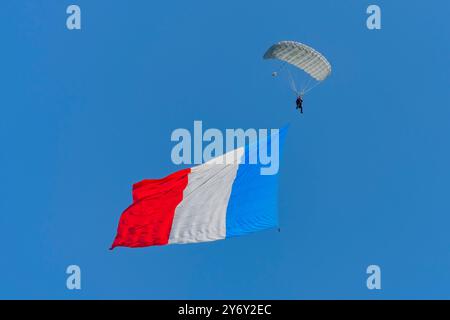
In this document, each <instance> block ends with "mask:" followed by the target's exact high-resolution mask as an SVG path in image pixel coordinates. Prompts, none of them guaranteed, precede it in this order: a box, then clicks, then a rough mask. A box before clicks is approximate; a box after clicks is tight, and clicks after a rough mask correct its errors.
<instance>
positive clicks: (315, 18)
mask: <svg viewBox="0 0 450 320" xmlns="http://www.w3.org/2000/svg"><path fill="white" fill-rule="evenodd" d="M71 3H76V4H78V5H79V6H80V7H81V10H82V19H83V20H82V30H81V31H68V30H67V29H66V28H65V19H66V13H65V10H66V7H67V6H68V5H69V4H71ZM372 3H376V4H378V5H380V6H381V9H382V30H380V31H369V30H368V29H367V28H366V26H365V20H366V13H365V11H366V8H367V6H368V5H369V4H372ZM1 9H2V10H0V12H1V13H0V30H1V31H0V32H1V35H2V43H3V45H2V48H1V50H0V57H1V59H0V60H1V62H2V67H1V76H0V81H1V87H2V90H1V94H0V106H1V107H0V112H1V113H0V115H1V116H0V137H1V148H0V167H1V170H0V178H1V184H0V193H1V195H2V196H1V197H0V213H1V214H0V226H1V230H2V232H1V233H0V242H1V243H2V249H1V258H0V298H62V299H77V298H88V299H92V298H113V299H117V298H126V299H128V298H137V299H143V298H150V299H153V298H158V299H166V298H180V299H184V298H194V299H195V298H238V299H239V298H274V299H281V298H288V299H311V298H319V299H321V298H325V299H340V298H360V299H379V298H388V299H392V298H450V250H449V247H450V235H449V232H448V229H449V225H450V216H449V213H450V201H449V196H448V193H449V190H450V183H449V181H450V169H449V163H450V151H449V142H448V137H449V136H450V108H449V105H450V90H449V87H448V86H449V70H450V60H449V59H448V57H449V56H450V42H449V41H448V39H449V35H450V34H449V33H450V27H449V25H448V21H447V18H448V17H447V15H448V12H449V10H450V4H449V3H447V2H444V1H434V2H433V4H431V3H430V2H425V1H395V2H394V1H371V2H368V1H356V0H353V1H345V3H344V2H342V1H341V2H338V1H331V0H320V1H299V0H296V1H276V2H275V1H272V2H270V3H269V2H262V1H247V2H243V1H235V0H228V1H206V0H203V1H189V2H187V1H165V2H164V3H161V2H160V3H159V4H155V3H154V2H153V1H152V2H151V1H144V0H140V1H132V3H130V2H129V1H122V0H121V1H119V0H108V1H104V0H102V1H100V0H98V1H86V0H77V1H71V2H69V1H60V0H58V1H56V0H53V1H50V0H49V1H37V0H33V1H31V0H29V1H24V0H21V1H3V2H2V5H1ZM280 40H297V41H300V42H304V43H306V44H309V45H311V46H313V47H315V48H317V49H318V50H319V51H321V52H322V53H323V54H325V55H326V56H327V57H328V59H329V60H330V62H331V63H332V65H333V74H332V75H331V77H330V78H329V79H327V81H326V82H325V83H324V84H323V85H322V86H320V87H319V88H317V89H316V90H314V91H312V92H311V94H309V95H308V96H306V98H305V102H304V109H305V114H304V116H303V117H300V116H299V114H298V112H296V110H295V108H294V98H293V96H292V95H291V93H289V91H288V89H287V87H286V85H285V84H282V83H281V82H279V81H274V79H272V77H271V76H270V74H271V72H272V71H273V64H271V63H269V62H267V61H263V60H262V54H263V53H264V51H265V50H266V48H267V47H269V46H270V45H271V44H272V43H274V42H277V41H280ZM194 120H202V121H203V124H204V126H205V127H214V128H220V129H225V128H239V127H242V128H277V127H281V126H283V125H285V124H286V123H290V124H291V126H290V131H289V134H288V136H287V139H286V144H285V148H284V158H283V161H282V164H281V169H280V204H279V205H280V222H281V232H277V231H274V230H272V231H267V232H261V233H257V234H254V235H250V236H247V237H240V238H235V239H230V240H225V241H217V242H214V243H205V244H195V245H174V246H166V247H150V248H144V249H120V248H119V249H117V250H114V251H109V250H108V247H109V245H110V244H111V242H112V240H113V237H114V235H115V230H116V227H117V222H118V219H119V216H120V214H121V212H122V210H123V209H124V208H126V207H127V206H128V205H129V204H130V202H131V192H130V189H131V184H132V183H134V182H137V181H139V180H141V179H144V178H157V177H162V176H164V175H166V174H168V173H170V172H173V171H175V170H177V169H179V167H177V166H176V165H174V164H172V162H171V160H170V151H171V148H172V147H173V145H174V144H173V143H172V142H171V141H170V134H171V132H172V130H174V129H176V128H188V129H191V128H192V126H193V121H194ZM70 264H77V265H79V266H80V267H81V270H82V290H81V291H69V290H67V289H66V287H65V281H66V276H67V275H66V274H65V269H66V267H67V266H68V265H70ZM370 264H377V265H380V267H381V270H382V290H381V291H369V290H368V289H367V288H366V286H365V283H366V282H365V281H366V277H367V275H366V274H365V270H366V268H367V266H368V265H370Z"/></svg>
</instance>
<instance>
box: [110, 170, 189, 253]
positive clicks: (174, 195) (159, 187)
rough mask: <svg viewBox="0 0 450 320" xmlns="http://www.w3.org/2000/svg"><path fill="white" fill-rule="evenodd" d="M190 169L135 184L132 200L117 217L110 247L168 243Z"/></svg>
mask: <svg viewBox="0 0 450 320" xmlns="http://www.w3.org/2000/svg"><path fill="white" fill-rule="evenodd" d="M190 172H191V169H184V170H180V171H177V172H174V173H172V174H170V175H168V176H167V177H165V178H162V179H148V180H142V181H141V182H138V183H135V184H134V185H133V203H132V204H131V205H130V206H129V207H128V208H127V209H126V210H125V211H124V212H123V213H122V216H121V217H120V221H119V226H118V227H117V235H116V238H115V239H114V243H113V244H112V246H111V249H114V248H115V247H118V246H122V247H146V246H152V245H165V244H167V242H168V241H169V235H170V229H171V227H172V221H173V217H174V214H175V208H176V207H177V206H178V204H179V203H180V202H181V200H183V190H184V189H185V188H186V186H187V184H188V175H189V173H190Z"/></svg>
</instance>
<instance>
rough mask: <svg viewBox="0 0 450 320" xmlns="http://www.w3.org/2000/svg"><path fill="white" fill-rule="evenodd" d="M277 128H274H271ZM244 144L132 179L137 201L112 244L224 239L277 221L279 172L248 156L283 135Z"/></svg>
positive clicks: (282, 133) (271, 226) (118, 229)
mask: <svg viewBox="0 0 450 320" xmlns="http://www.w3.org/2000/svg"><path fill="white" fill-rule="evenodd" d="M273 131H274V130H272V132H273ZM276 132H277V133H276V134H274V133H272V134H271V136H269V137H268V138H267V141H266V142H265V141H261V139H260V141H259V144H254V145H245V146H243V147H240V148H237V149H235V150H233V151H231V152H228V153H226V154H224V155H222V156H220V157H217V158H214V159H212V160H210V161H208V162H206V163H204V164H201V165H198V166H195V167H192V168H188V169H184V170H180V171H177V172H174V173H172V174H170V175H168V176H167V177H165V178H162V179H148V180H143V181H141V182H138V183H136V184H134V185H133V203H132V204H131V205H130V206H129V207H128V208H127V209H126V210H125V211H124V212H123V213H122V216H121V218H120V221H119V226H118V228H117V235H116V238H115V239H114V243H113V244H112V246H111V249H113V248H115V247H118V246H123V247H146V246H152V245H166V244H174V243H195V242H205V241H214V240H220V239H225V238H229V237H235V236H240V235H245V234H248V233H252V232H256V231H260V230H264V229H270V228H276V227H277V226H278V173H277V174H274V175H262V174H261V168H262V167H264V165H262V164H261V163H260V161H258V163H256V164H255V163H253V164H252V163H249V161H248V160H249V159H251V157H252V156H253V155H255V154H259V153H258V152H261V149H262V148H267V149H268V150H266V152H268V154H270V152H271V150H270V148H271V147H270V146H271V143H270V139H275V138H276V139H279V144H278V145H279V147H280V148H279V154H280V155H281V146H282V144H283V140H284V135H285V132H286V129H281V130H280V131H276Z"/></svg>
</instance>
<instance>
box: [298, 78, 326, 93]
mask: <svg viewBox="0 0 450 320" xmlns="http://www.w3.org/2000/svg"><path fill="white" fill-rule="evenodd" d="M321 82H322V81H317V82H316V83H315V84H313V85H312V86H310V87H309V88H307V89H306V90H304V93H303V94H305V93H308V92H309V91H311V90H312V89H314V88H315V87H317V86H318V85H319V84H320V83H321Z"/></svg>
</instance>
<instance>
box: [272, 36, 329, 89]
mask: <svg viewBox="0 0 450 320" xmlns="http://www.w3.org/2000/svg"><path fill="white" fill-rule="evenodd" d="M264 59H278V60H281V61H284V62H287V63H289V64H291V65H293V66H295V67H297V68H300V69H302V70H303V71H305V72H306V73H307V74H309V75H310V76H311V77H313V78H314V79H316V80H317V81H323V80H325V79H326V78H327V77H328V76H329V75H330V73H331V65H330V63H329V62H328V60H327V59H326V58H325V57H324V56H323V55H322V54H320V53H319V52H317V51H316V50H314V49H313V48H311V47H309V46H307V45H304V44H302V43H299V42H295V41H281V42H278V43H277V44H274V45H273V46H271V47H270V48H269V49H268V50H267V51H266V53H265V54H264Z"/></svg>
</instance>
